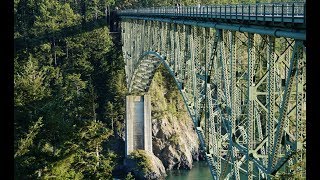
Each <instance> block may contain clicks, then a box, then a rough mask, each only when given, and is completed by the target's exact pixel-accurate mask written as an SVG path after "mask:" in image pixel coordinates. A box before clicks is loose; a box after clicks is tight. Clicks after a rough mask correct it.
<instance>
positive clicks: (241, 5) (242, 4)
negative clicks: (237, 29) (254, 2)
mask: <svg viewBox="0 0 320 180" xmlns="http://www.w3.org/2000/svg"><path fill="white" fill-rule="evenodd" d="M241 16H242V21H243V4H241Z"/></svg>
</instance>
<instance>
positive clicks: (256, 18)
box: [256, 4, 258, 22]
mask: <svg viewBox="0 0 320 180" xmlns="http://www.w3.org/2000/svg"><path fill="white" fill-rule="evenodd" d="M257 21H258V5H257V4H256V22H257Z"/></svg>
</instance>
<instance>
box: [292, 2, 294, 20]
mask: <svg viewBox="0 0 320 180" xmlns="http://www.w3.org/2000/svg"><path fill="white" fill-rule="evenodd" d="M293 24H294V3H292V25H293Z"/></svg>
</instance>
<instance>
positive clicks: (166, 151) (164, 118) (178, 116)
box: [149, 67, 199, 170]
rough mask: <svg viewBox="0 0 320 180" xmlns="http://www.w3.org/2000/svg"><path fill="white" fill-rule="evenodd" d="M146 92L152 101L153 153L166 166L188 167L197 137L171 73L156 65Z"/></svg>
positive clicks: (196, 151)
mask: <svg viewBox="0 0 320 180" xmlns="http://www.w3.org/2000/svg"><path fill="white" fill-rule="evenodd" d="M149 94H150V95H151V103H152V136H153V137H152V145H153V153H154V155H155V156H157V157H158V158H159V159H160V160H161V161H162V163H163V165H164V167H165V168H166V169H167V170H170V169H191V168H192V162H193V160H199V140H198V136H197V134H196V132H195V131H194V126H193V122H192V120H191V118H190V117H189V115H188V113H187V111H186V108H185V106H184V104H183V100H182V97H181V95H180V94H179V91H178V89H177V87H176V84H175V83H174V80H173V79H172V77H171V76H170V75H169V74H168V73H167V72H166V70H164V68H163V67H160V70H158V71H157V72H156V74H155V76H154V79H153V82H152V84H151V87H150V90H149Z"/></svg>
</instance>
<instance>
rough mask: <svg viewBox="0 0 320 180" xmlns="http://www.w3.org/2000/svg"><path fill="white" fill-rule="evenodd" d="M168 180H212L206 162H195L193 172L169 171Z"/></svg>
mask: <svg viewBox="0 0 320 180" xmlns="http://www.w3.org/2000/svg"><path fill="white" fill-rule="evenodd" d="M167 175H168V176H167V178H166V179H167V180H211V179H212V176H211V173H210V169H209V166H208V165H207V163H206V162H205V161H195V162H193V167H192V169H191V170H171V171H167Z"/></svg>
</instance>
